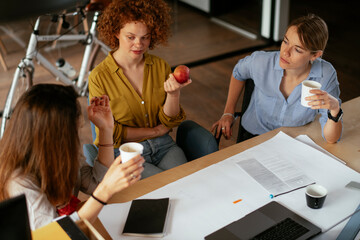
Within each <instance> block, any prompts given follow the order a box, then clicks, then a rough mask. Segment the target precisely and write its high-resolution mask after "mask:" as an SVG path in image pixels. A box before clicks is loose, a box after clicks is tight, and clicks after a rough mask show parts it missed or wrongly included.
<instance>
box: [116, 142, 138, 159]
mask: <svg viewBox="0 0 360 240" xmlns="http://www.w3.org/2000/svg"><path fill="white" fill-rule="evenodd" d="M119 150H120V156H121V162H122V163H125V162H127V161H129V160H130V159H132V158H133V157H135V156H137V155H139V154H140V155H141V154H142V153H143V150H144V146H143V145H141V144H140V143H136V142H128V143H124V144H123V145H121V146H120V148H119Z"/></svg>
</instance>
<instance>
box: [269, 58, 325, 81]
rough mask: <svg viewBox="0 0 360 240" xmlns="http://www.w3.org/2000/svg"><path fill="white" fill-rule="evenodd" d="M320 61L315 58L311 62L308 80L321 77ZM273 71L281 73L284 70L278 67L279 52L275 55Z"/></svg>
mask: <svg viewBox="0 0 360 240" xmlns="http://www.w3.org/2000/svg"><path fill="white" fill-rule="evenodd" d="M321 61H322V59H320V58H317V59H316V60H315V61H314V62H313V64H312V66H311V70H310V73H309V78H320V77H322V68H321V66H322V65H321ZM274 70H277V71H283V70H284V69H282V68H281V67H280V52H277V53H276V56H275V64H274Z"/></svg>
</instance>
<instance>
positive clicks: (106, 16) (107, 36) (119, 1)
mask: <svg viewBox="0 0 360 240" xmlns="http://www.w3.org/2000/svg"><path fill="white" fill-rule="evenodd" d="M134 21H137V22H141V23H143V24H145V25H146V26H147V28H148V30H149V31H150V33H151V41H150V46H149V49H154V47H155V46H156V45H158V44H166V43H167V41H168V38H169V37H170V24H171V15H170V8H169V6H168V5H167V4H166V3H165V2H164V1H163V0H113V1H112V2H111V3H110V4H109V5H108V6H107V7H106V9H105V10H104V11H103V13H102V15H101V16H100V18H99V23H98V31H99V37H100V39H101V40H103V41H104V43H105V44H107V45H108V46H109V47H110V48H111V49H116V48H118V47H119V39H117V38H116V36H117V35H118V34H119V32H120V30H121V29H122V28H123V27H124V26H125V24H127V23H130V22H134Z"/></svg>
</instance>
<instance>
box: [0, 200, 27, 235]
mask: <svg viewBox="0 0 360 240" xmlns="http://www.w3.org/2000/svg"><path fill="white" fill-rule="evenodd" d="M0 238H1V239H8V240H28V239H29V240H31V230H30V223H29V217H28V210H27V206H26V199H25V195H24V194H22V195H19V196H17V197H13V198H10V199H7V200H5V201H2V202H0Z"/></svg>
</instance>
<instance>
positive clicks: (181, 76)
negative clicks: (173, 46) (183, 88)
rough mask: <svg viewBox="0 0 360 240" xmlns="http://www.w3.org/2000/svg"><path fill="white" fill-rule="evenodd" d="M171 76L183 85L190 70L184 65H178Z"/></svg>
mask: <svg viewBox="0 0 360 240" xmlns="http://www.w3.org/2000/svg"><path fill="white" fill-rule="evenodd" d="M173 75H174V77H175V79H176V81H178V83H184V82H186V81H187V80H188V79H189V77H190V69H189V68H188V67H187V66H185V65H179V66H177V67H176V68H175V70H174V73H173Z"/></svg>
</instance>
